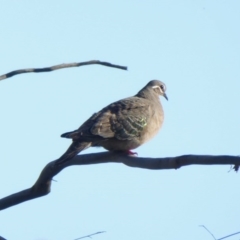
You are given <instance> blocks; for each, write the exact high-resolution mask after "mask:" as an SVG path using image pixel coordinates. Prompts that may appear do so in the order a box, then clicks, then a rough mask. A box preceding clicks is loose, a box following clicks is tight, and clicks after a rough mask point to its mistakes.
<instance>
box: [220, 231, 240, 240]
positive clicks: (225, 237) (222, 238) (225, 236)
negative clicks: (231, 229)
mask: <svg viewBox="0 0 240 240" xmlns="http://www.w3.org/2000/svg"><path fill="white" fill-rule="evenodd" d="M239 233H240V232H236V233H233V234H230V235H227V236H225V237H222V238H219V239H217V240H222V239H225V238H228V237H232V236H234V235H237V234H239Z"/></svg>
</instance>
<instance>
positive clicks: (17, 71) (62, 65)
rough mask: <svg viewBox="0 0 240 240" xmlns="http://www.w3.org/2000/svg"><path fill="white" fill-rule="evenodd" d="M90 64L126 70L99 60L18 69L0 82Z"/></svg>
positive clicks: (0, 78) (0, 77)
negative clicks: (21, 75)
mask: <svg viewBox="0 0 240 240" xmlns="http://www.w3.org/2000/svg"><path fill="white" fill-rule="evenodd" d="M92 64H99V65H103V66H106V67H112V68H119V69H122V70H127V67H125V66H120V65H115V64H111V63H108V62H101V61H99V60H91V61H87V62H78V63H63V64H59V65H55V66H52V67H45V68H25V69H19V70H15V71H12V72H9V73H6V74H3V75H1V76H0V81H1V80H4V79H6V78H10V77H13V76H15V75H17V74H21V73H30V72H35V73H39V72H51V71H54V70H58V69H62V68H70V67H81V66H84V65H92Z"/></svg>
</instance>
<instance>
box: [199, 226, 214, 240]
mask: <svg viewBox="0 0 240 240" xmlns="http://www.w3.org/2000/svg"><path fill="white" fill-rule="evenodd" d="M199 227H203V228H204V229H205V230H206V231H207V232H208V233H209V234H211V235H212V237H213V239H214V240H217V239H216V238H215V236H214V235H213V234H212V233H211V232H210V231H209V230H208V229H207V228H206V227H205V226H204V225H200V226H199Z"/></svg>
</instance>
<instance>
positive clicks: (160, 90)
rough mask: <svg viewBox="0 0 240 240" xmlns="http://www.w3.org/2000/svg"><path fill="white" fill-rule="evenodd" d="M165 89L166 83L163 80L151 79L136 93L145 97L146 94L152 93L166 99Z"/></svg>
mask: <svg viewBox="0 0 240 240" xmlns="http://www.w3.org/2000/svg"><path fill="white" fill-rule="evenodd" d="M166 90H167V88H166V85H165V84H164V83H163V82H161V81H159V80H152V81H150V82H149V83H148V84H147V85H146V86H145V87H144V88H143V89H141V90H140V91H139V93H138V95H139V96H142V97H143V96H144V97H146V96H147V95H148V94H151V95H152V94H154V95H157V96H163V97H165V98H166V99H167V100H168V97H167V94H166Z"/></svg>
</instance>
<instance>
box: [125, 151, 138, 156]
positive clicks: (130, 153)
mask: <svg viewBox="0 0 240 240" xmlns="http://www.w3.org/2000/svg"><path fill="white" fill-rule="evenodd" d="M127 154H128V155H131V156H135V157H137V156H138V153H137V152H133V151H131V150H128V151H127Z"/></svg>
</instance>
